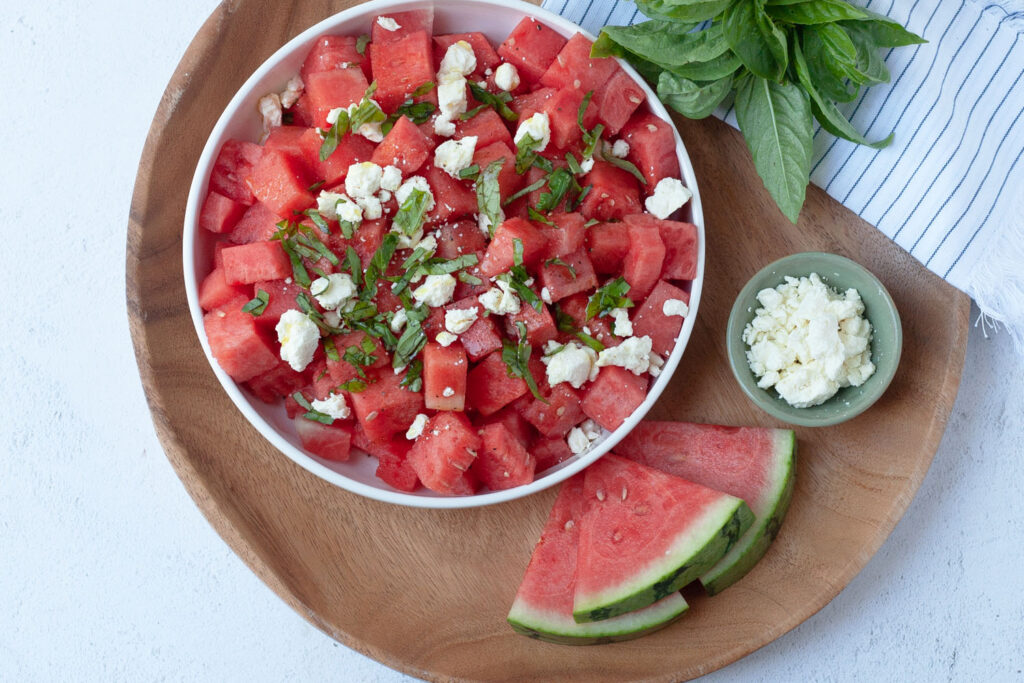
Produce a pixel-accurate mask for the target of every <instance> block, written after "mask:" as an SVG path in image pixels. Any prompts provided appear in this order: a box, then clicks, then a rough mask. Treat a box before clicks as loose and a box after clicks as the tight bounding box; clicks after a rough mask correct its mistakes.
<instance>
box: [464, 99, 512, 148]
mask: <svg viewBox="0 0 1024 683" xmlns="http://www.w3.org/2000/svg"><path fill="white" fill-rule="evenodd" d="M471 135H475V136H476V149H483V148H484V147H488V146H490V145H493V144H494V143H495V142H501V143H504V144H505V146H506V147H508V148H509V149H511V148H512V134H511V133H509V132H508V127H507V126H506V125H505V119H503V118H501V116H499V115H498V112H496V111H494V110H493V109H491V108H490V107H488V108H486V109H481V110H480V111H479V112H478V113H477V114H476V115H475V116H474V117H473V118H471V119H468V120H466V121H462V120H459V121H456V122H455V136H454V137H455V139H456V140H461V139H462V138H465V137H469V136H471Z"/></svg>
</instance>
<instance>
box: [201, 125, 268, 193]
mask: <svg viewBox="0 0 1024 683" xmlns="http://www.w3.org/2000/svg"><path fill="white" fill-rule="evenodd" d="M261 156H263V148H262V147H260V146H259V145H257V144H256V143H254V142H246V141H243V140H228V141H227V142H225V143H224V144H223V145H222V146H221V148H220V152H218V154H217V161H215V162H214V164H213V171H212V172H211V173H210V189H211V190H214V191H216V192H218V193H220V194H222V195H224V196H225V197H228V198H229V199H234V200H235V201H236V202H241V203H242V204H246V205H248V204H252V203H253V202H255V201H256V197H254V196H253V194H252V189H250V187H249V183H248V182H247V181H248V179H249V178H250V177H252V172H253V168H254V167H255V166H256V162H258V161H259V160H260V157H261Z"/></svg>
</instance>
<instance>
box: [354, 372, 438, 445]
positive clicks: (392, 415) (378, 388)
mask: <svg viewBox="0 0 1024 683" xmlns="http://www.w3.org/2000/svg"><path fill="white" fill-rule="evenodd" d="M367 374H369V373H367ZM370 376H371V378H372V379H374V380H375V381H373V382H371V383H370V384H369V385H368V386H367V387H366V389H364V390H362V391H359V392H353V393H352V395H351V398H352V407H353V409H354V410H355V414H356V418H357V419H358V420H359V424H360V425H362V427H363V431H365V432H366V436H367V438H369V439H370V440H371V441H387V440H388V439H390V438H391V437H392V436H394V435H395V434H398V433H399V432H404V431H405V430H407V429H408V428H409V425H411V424H412V421H413V419H415V417H416V415H417V414H419V413H421V412H423V394H420V393H418V392H415V391H409V390H407V389H403V388H402V387H401V383H402V380H404V379H405V373H404V372H403V373H401V374H398V375H396V374H395V373H394V372H392V371H391V369H390V368H383V369H382V370H379V371H377V372H375V373H373V374H372V375H370Z"/></svg>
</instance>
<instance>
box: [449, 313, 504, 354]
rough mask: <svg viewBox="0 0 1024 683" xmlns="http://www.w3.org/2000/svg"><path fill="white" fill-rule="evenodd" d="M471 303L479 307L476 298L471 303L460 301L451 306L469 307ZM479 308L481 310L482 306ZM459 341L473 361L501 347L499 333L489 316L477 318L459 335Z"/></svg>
mask: <svg viewBox="0 0 1024 683" xmlns="http://www.w3.org/2000/svg"><path fill="white" fill-rule="evenodd" d="M472 304H476V305H477V306H478V307H479V302H477V301H476V299H472V300H471V303H469V302H466V301H461V302H459V305H458V306H456V305H454V304H453V307H455V308H470V307H471V305H472ZM479 310H481V312H482V308H481V309H479ZM459 341H460V342H462V347H463V348H464V349H466V353H467V354H468V355H469V358H470V360H472V361H474V362H476V361H478V360H480V359H481V358H483V357H484V356H486V355H487V354H489V353H493V352H494V351H498V350H500V349H501V335H500V334H499V333H498V326H497V325H496V324H495V323H494V320H493V319H492V318H491V317H486V318H477V320H476V322H474V323H473V324H472V325H470V327H469V329H468V330H466V331H465V332H463V333H462V334H460V335H459Z"/></svg>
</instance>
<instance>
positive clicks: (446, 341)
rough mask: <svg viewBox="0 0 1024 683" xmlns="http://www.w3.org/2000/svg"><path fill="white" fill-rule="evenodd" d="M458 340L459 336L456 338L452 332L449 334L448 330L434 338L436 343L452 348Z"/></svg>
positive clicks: (442, 331)
mask: <svg viewBox="0 0 1024 683" xmlns="http://www.w3.org/2000/svg"><path fill="white" fill-rule="evenodd" d="M458 340H459V338H458V337H457V336H455V335H454V334H452V333H451V332H448V331H447V330H441V331H440V332H438V333H437V336H436V337H434V341H436V342H437V343H438V344H440V345H441V346H444V347H448V346H451V345H452V344H454V343H455V342H457V341H458Z"/></svg>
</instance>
